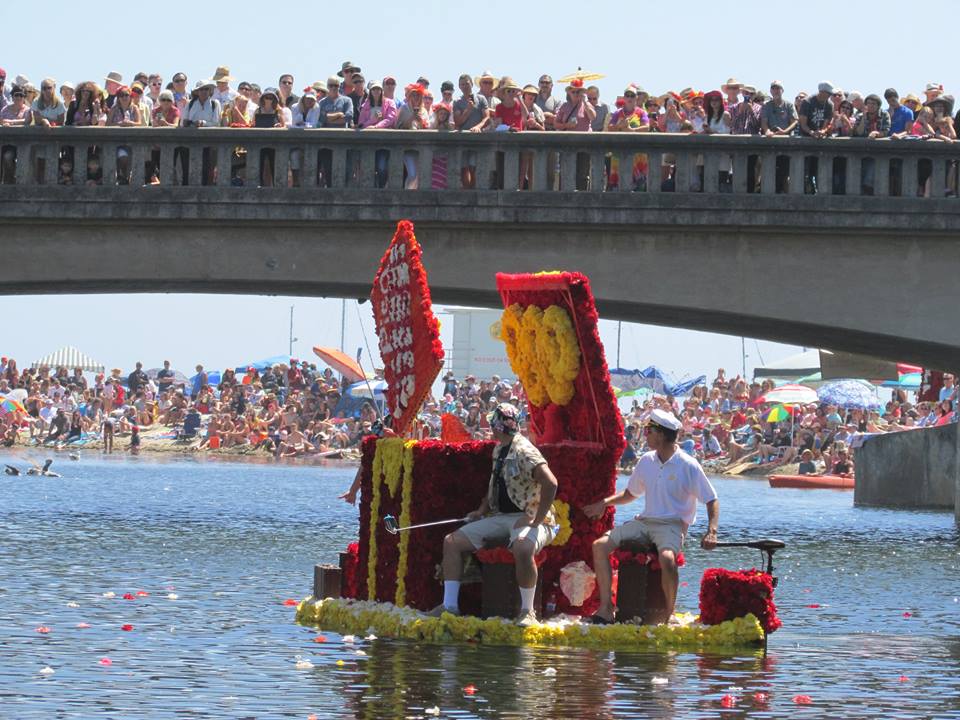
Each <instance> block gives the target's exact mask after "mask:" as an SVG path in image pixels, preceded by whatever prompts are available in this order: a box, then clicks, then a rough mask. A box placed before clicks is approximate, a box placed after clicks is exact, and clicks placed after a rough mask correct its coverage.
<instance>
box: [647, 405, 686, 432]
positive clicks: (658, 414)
mask: <svg viewBox="0 0 960 720" xmlns="http://www.w3.org/2000/svg"><path fill="white" fill-rule="evenodd" d="M650 422H652V423H653V424H655V425H659V426H660V427H662V428H666V429H667V430H679V429H680V428H681V427H683V424H682V423H681V422H680V421H679V420H678V419H677V416H676V415H674V414H673V413H672V412H667V411H666V410H659V409H658V410H653V411H652V412H651V413H650Z"/></svg>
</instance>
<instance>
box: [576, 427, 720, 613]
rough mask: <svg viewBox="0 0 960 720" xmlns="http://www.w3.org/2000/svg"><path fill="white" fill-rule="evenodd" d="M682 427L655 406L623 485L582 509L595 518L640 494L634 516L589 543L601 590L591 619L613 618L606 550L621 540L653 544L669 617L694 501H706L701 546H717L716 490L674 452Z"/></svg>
mask: <svg viewBox="0 0 960 720" xmlns="http://www.w3.org/2000/svg"><path fill="white" fill-rule="evenodd" d="M681 427H682V424H681V422H680V421H679V420H678V419H677V418H676V416H675V415H673V413H670V412H667V411H665V410H654V411H653V412H652V413H651V414H650V422H649V423H648V424H647V426H646V428H645V432H646V436H647V445H648V446H649V447H650V452H647V453H644V454H643V455H642V456H641V457H640V460H639V461H638V462H637V465H636V467H635V468H634V469H633V474H632V475H631V476H630V481H629V482H628V483H627V487H626V488H625V489H624V490H623V491H621V492H618V493H616V494H614V495H611V496H610V497H608V498H604V499H603V500H600V501H598V502H595V503H592V504H590V505H587V506H585V507H584V508H583V511H584V513H586V515H587V517H590V518H599V517H600V516H602V515H603V513H604V511H605V510H606V509H607V507H608V506H610V505H626V504H627V503H630V502H633V501H634V500H635V499H636V498H638V497H640V496H641V495H644V496H645V504H644V509H643V512H642V513H641V514H640V515H638V516H637V517H636V519H634V520H630V521H628V522H626V523H624V524H623V525H620V526H618V527H615V528H614V529H613V530H611V531H610V532H608V533H607V534H606V535H604V536H603V537H601V538H598V539H597V540H595V541H594V543H593V569H594V572H596V574H597V586H598V587H599V589H600V607H599V608H597V612H596V614H595V615H594V616H593V617H592V618H591V620H592V621H593V622H594V623H597V624H602V625H606V624H609V623H612V622H614V618H615V612H616V609H615V608H614V606H613V600H612V596H611V588H610V585H611V579H612V574H611V570H610V553H611V552H613V551H614V550H616V549H617V548H618V547H620V544H621V543H623V542H625V541H627V540H638V541H640V542H643V543H649V544H655V545H656V546H657V551H658V553H659V555H660V567H661V582H662V584H663V594H664V596H665V598H666V606H667V610H668V611H669V613H670V615H671V616H672V615H673V609H674V605H675V604H676V600H677V587H678V586H679V584H680V575H679V573H678V571H677V555H678V554H679V553H680V551H681V550H682V549H683V541H684V538H685V536H686V534H687V528H688V527H689V526H690V525H693V523H694V522H695V521H696V519H697V500H699V501H700V502H703V503H704V504H706V506H707V516H708V521H709V527H708V529H707V532H706V534H705V535H704V536H703V539H702V540H701V541H700V546H701V547H703V548H704V549H706V550H712V549H713V548H714V547H716V545H717V524H718V523H719V520H720V501H719V500H718V499H717V491H716V490H714V489H713V485H712V484H711V483H710V481H709V480H708V479H707V476H706V475H704V474H703V469H702V468H701V467H700V463H698V462H697V461H696V459H694V458H692V457H690V456H689V455H687V454H686V453H683V452H678V451H677V445H676V442H677V432H678V431H679V430H680V428H681Z"/></svg>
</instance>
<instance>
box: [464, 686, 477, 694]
mask: <svg viewBox="0 0 960 720" xmlns="http://www.w3.org/2000/svg"><path fill="white" fill-rule="evenodd" d="M463 692H464V693H466V694H467V695H473V694H474V693H476V692H477V686H476V685H467V686H466V687H465V688H464V689H463Z"/></svg>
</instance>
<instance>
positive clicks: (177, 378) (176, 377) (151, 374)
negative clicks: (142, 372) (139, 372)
mask: <svg viewBox="0 0 960 720" xmlns="http://www.w3.org/2000/svg"><path fill="white" fill-rule="evenodd" d="M161 370H163V368H150V369H149V370H147V371H146V372H147V377H148V378H150V379H151V380H156V379H157V373H158V372H160V371H161ZM173 382H174V383H177V384H179V383H186V382H189V378H188V377H187V376H186V375H184V374H183V373H182V372H180V371H179V370H174V371H173Z"/></svg>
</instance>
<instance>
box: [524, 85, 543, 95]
mask: <svg viewBox="0 0 960 720" xmlns="http://www.w3.org/2000/svg"><path fill="white" fill-rule="evenodd" d="M523 94H524V95H527V94H530V95H539V94H540V90H539V89H538V88H537V87H536V86H535V85H524V86H523Z"/></svg>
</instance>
